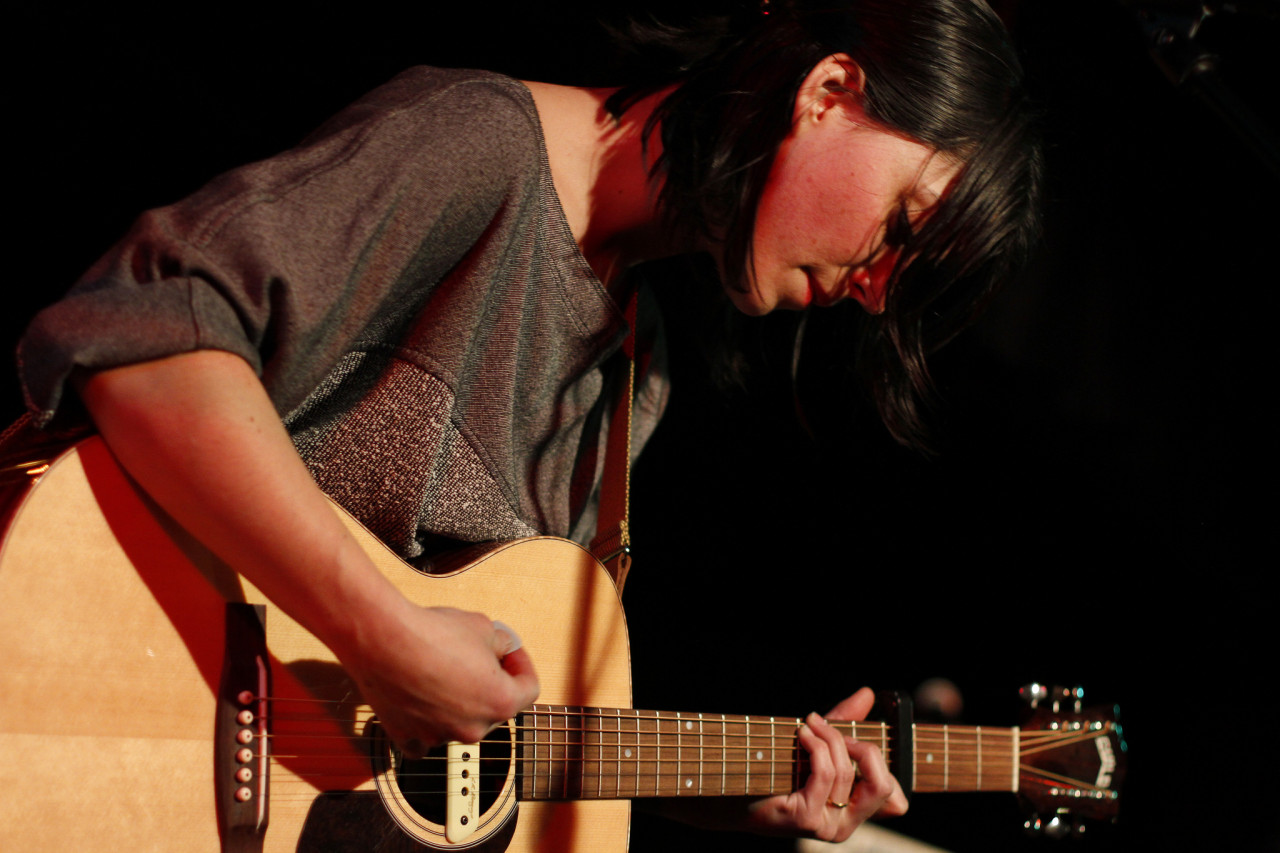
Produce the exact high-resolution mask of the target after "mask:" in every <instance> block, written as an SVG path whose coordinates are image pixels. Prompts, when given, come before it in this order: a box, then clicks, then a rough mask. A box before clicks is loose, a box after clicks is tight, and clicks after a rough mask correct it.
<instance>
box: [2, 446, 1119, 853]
mask: <svg viewBox="0 0 1280 853" xmlns="http://www.w3.org/2000/svg"><path fill="white" fill-rule="evenodd" d="M9 479H10V480H11V481H21V482H18V483H16V484H14V483H12V482H11V485H10V490H9V495H8V497H9V500H8V501H7V502H4V503H0V509H3V518H2V519H0V520H3V522H4V524H5V534H4V540H3V544H2V545H0V756H2V757H0V791H2V792H3V793H2V794H0V850H5V851H53V850H56V851H65V850H79V851H88V850H128V851H131V853H138V851H144V850H180V851H205V850H210V851H212V850H223V851H250V850H252V851H259V850H262V851H284V850H289V851H297V850H310V851H368V850H392V851H399V850H421V849H424V848H426V849H435V850H486V851H540V850H546V851H574V850H581V851H609V850H615V851H622V850H625V849H626V845H627V837H628V827H629V819H630V801H631V799H634V798H639V797H686V796H704V797H707V796H710V797H726V796H764V795H768V794H776V793H781V792H786V791H790V790H793V789H794V788H795V787H796V786H798V785H801V784H803V779H804V775H805V772H806V771H805V763H804V760H803V759H804V754H803V750H802V749H798V747H797V741H796V729H797V726H798V725H799V720H797V719H782V718H774V717H760V716H742V715H726V714H697V713H693V714H690V713H667V712H654V711H637V710H631V709H630V707H629V706H630V705H631V683H630V672H629V651H628V645H627V628H626V623H625V621H624V618H623V612H622V607H621V604H620V602H619V600H618V596H617V593H616V592H615V590H614V587H613V584H612V582H611V581H610V579H609V577H608V576H607V575H606V573H605V572H604V570H603V569H602V568H601V566H600V565H599V564H598V563H597V562H596V561H595V560H594V559H592V558H591V556H590V555H589V554H587V553H586V552H585V551H584V550H582V549H581V548H579V547H578V546H577V545H575V544H573V543H570V542H566V541H564V540H560V539H554V538H533V539H525V540H520V541H517V542H511V543H507V544H503V545H498V546H496V547H492V548H489V549H487V550H485V551H483V552H480V553H475V554H472V555H471V556H470V557H468V558H466V559H465V561H464V562H461V563H459V564H458V565H456V566H445V567H442V570H441V572H440V573H438V574H430V575H426V574H423V573H420V572H418V571H416V570H414V569H413V568H411V567H409V566H408V565H407V564H405V563H403V562H401V561H400V560H399V559H397V558H396V557H395V556H394V555H393V554H392V553H391V552H390V551H388V550H387V549H386V548H385V547H384V546H383V545H382V544H381V543H380V542H378V541H377V540H376V539H375V538H374V537H373V536H372V535H371V534H369V533H368V532H367V531H365V530H364V529H363V528H362V527H361V526H360V525H359V524H358V523H357V522H355V521H354V520H353V519H351V518H350V517H349V516H347V515H346V513H344V512H342V510H340V509H338V508H337V507H336V506H335V507H334V511H335V512H338V513H339V514H340V515H341V516H342V517H343V519H344V520H345V521H346V523H347V524H348V526H349V527H350V528H351V529H352V531H353V533H354V534H355V535H356V536H357V537H358V538H359V539H360V540H361V542H362V543H363V545H364V547H365V548H366V550H367V551H368V553H369V554H370V556H371V557H372V558H373V559H374V561H375V562H376V563H377V564H378V565H379V566H380V567H381V569H382V571H384V572H385V573H386V575H387V576H388V577H389V578H391V579H392V581H393V582H394V583H395V584H396V585H397V586H398V587H399V588H400V589H401V590H402V591H403V592H404V594H405V595H407V596H408V597H409V598H410V599H412V600H414V601H415V602H418V603H420V604H423V605H432V606H435V605H444V606H454V607H464V608H467V609H472V610H479V611H481V612H484V613H485V614H487V615H488V616H490V617H491V618H496V619H500V620H502V621H504V622H506V623H507V624H508V625H511V626H512V627H513V628H514V629H515V630H516V631H517V632H518V633H519V634H520V636H521V637H522V638H523V640H524V643H525V645H526V647H527V648H528V649H529V651H530V653H531V654H532V656H533V658H534V660H535V661H536V662H537V665H538V672H539V676H540V678H541V683H542V696H541V697H540V698H541V700H543V702H544V703H545V704H538V705H535V706H533V707H531V708H529V709H528V710H526V711H525V712H523V713H521V714H520V715H518V716H517V717H516V718H515V719H512V720H511V721H509V723H508V724H507V725H506V726H505V727H502V728H500V729H498V730H496V731H495V732H493V733H492V734H491V735H490V736H489V737H488V738H487V739H486V740H485V742H483V743H477V744H450V745H449V747H448V748H446V749H442V750H441V751H440V752H439V754H432V755H429V756H427V757H426V758H422V759H417V760H406V759H404V758H403V756H401V755H400V754H399V753H398V751H397V750H396V749H394V747H393V746H392V745H391V743H390V742H389V741H388V740H387V738H385V736H384V735H383V734H382V732H381V731H380V729H379V726H378V723H377V720H376V718H375V717H374V716H373V714H372V711H371V710H370V708H369V706H368V705H366V704H364V703H363V702H362V700H361V698H360V696H359V695H358V693H357V691H356V690H355V688H354V686H353V684H352V682H351V680H350V679H349V678H348V677H347V675H346V674H345V673H344V672H343V670H342V668H341V667H340V666H339V664H338V663H337V661H336V660H335V658H334V656H333V655H332V654H331V653H330V652H329V650H328V649H327V648H326V647H325V646H324V645H323V644H322V643H321V642H320V641H319V640H317V639H316V638H315V637H313V636H312V635H310V634H308V633H307V632H306V631H305V630H303V629H302V628H301V627H300V626H299V625H298V624H297V623H295V622H294V621H293V620H292V619H290V618H289V616H288V615H287V614H286V613H284V612H283V611H281V610H280V609H278V608H276V607H274V606H273V605H272V604H271V603H269V602H268V601H266V599H265V598H264V597H263V596H262V595H261V594H260V593H259V592H258V591H257V590H256V589H254V588H253V587H252V586H250V585H249V584H248V583H247V582H245V581H244V580H243V579H242V578H240V577H239V575H237V574H236V573H235V572H234V571H232V570H231V569H230V568H229V567H228V566H226V565H225V564H224V563H222V562H221V561H219V560H218V559H217V558H216V557H214V556H213V555H212V554H210V553H209V552H208V551H207V550H205V549H204V548H203V547H201V546H200V545H199V544H198V543H197V542H196V541H195V540H194V539H193V538H192V537H191V536H190V535H189V534H188V533H186V532H185V531H184V530H182V529H181V528H180V527H178V526H177V525H176V524H175V523H174V522H173V521H172V520H171V519H169V518H168V517H167V516H166V515H165V514H164V513H163V512H162V511H160V510H159V509H158V508H157V507H156V506H155V505H154V504H153V503H152V502H151V501H150V500H149V499H148V498H147V497H146V495H145V494H143V493H142V492H141V491H140V490H139V489H138V488H137V486H135V485H134V484H133V483H132V481H130V479H129V478H128V477H127V475H125V474H124V473H123V472H122V471H121V469H120V468H119V467H118V466H117V465H116V463H115V461H114V459H113V457H112V456H111V454H110V452H109V451H108V450H107V448H106V447H105V445H104V444H103V443H102V442H101V441H100V440H99V439H97V438H90V439H87V440H85V441H82V442H80V443H79V444H77V445H75V446H74V447H72V448H70V449H67V450H65V452H62V453H61V454H60V455H58V456H56V457H55V458H51V460H50V461H49V462H47V463H45V462H39V463H38V464H37V462H36V461H32V462H30V464H27V465H24V466H20V467H18V468H11V469H10V476H9ZM1033 698H1034V699H1035V701H1036V704H1037V705H1038V706H1039V707H1038V711H1037V716H1036V718H1035V719H1034V720H1033V721H1032V723H1030V724H1029V725H1028V726H1026V727H1022V728H991V727H986V726H983V727H977V726H941V725H923V724H913V723H912V722H911V721H910V719H909V717H908V715H907V709H906V705H905V703H903V704H901V705H899V706H898V707H897V709H896V711H895V710H892V709H891V713H890V716H889V718H887V719H885V720H883V721H880V722H867V723H857V724H847V727H848V730H849V731H850V732H851V733H852V734H853V735H854V736H855V737H856V738H858V739H860V740H870V741H873V742H875V743H876V744H878V745H879V746H880V748H881V749H882V750H883V751H884V752H885V754H886V756H887V757H888V759H889V762H890V766H891V768H892V769H893V771H894V773H895V774H896V775H897V776H898V778H899V781H900V782H901V783H902V785H903V788H904V790H907V791H915V792H928V791H996V790H998V791H1011V792H1016V793H1017V794H1018V795H1019V796H1021V797H1022V798H1024V799H1026V800H1028V801H1029V805H1031V806H1032V808H1034V809H1035V810H1036V811H1037V812H1038V814H1039V815H1040V817H1039V818H1036V819H1034V820H1039V821H1042V822H1045V823H1047V824H1048V825H1049V826H1050V827H1051V828H1052V827H1057V826H1063V827H1065V826H1067V825H1068V823H1067V819H1066V815H1067V814H1068V812H1069V813H1071V814H1073V815H1084V816H1087V817H1094V818H1111V817H1113V816H1114V815H1115V811H1116V807H1117V805H1118V799H1119V784H1120V781H1121V776H1122V775H1123V741H1122V739H1121V737H1120V730H1119V727H1118V725H1117V724H1116V723H1115V722H1114V721H1113V719H1112V718H1111V717H1110V715H1109V713H1098V712H1094V711H1090V710H1083V709H1081V708H1080V707H1079V702H1078V700H1077V699H1076V697H1075V696H1074V694H1070V693H1060V694H1051V695H1043V696H1042V695H1040V694H1039V693H1036V694H1035V695H1034V696H1033Z"/></svg>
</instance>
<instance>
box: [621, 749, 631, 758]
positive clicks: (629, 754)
mask: <svg viewBox="0 0 1280 853" xmlns="http://www.w3.org/2000/svg"><path fill="white" fill-rule="evenodd" d="M622 754H623V755H625V756H626V757H627V758H630V757H631V750H630V749H624V750H623V751H622Z"/></svg>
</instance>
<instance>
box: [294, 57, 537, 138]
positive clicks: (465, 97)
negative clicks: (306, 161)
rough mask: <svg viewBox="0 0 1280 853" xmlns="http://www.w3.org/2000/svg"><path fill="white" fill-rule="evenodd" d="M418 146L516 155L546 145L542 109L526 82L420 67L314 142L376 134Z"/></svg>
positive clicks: (359, 104) (355, 107)
mask: <svg viewBox="0 0 1280 853" xmlns="http://www.w3.org/2000/svg"><path fill="white" fill-rule="evenodd" d="M375 129H376V130H377V131H378V132H381V133H389V134H391V135H393V136H394V135H400V134H405V135H408V136H409V137H411V138H412V139H415V140H417V141H418V142H423V141H428V140H429V141H430V143H431V144H432V145H433V146H434V145H444V146H446V147H455V146H458V145H465V146H467V147H469V148H471V149H473V150H479V151H481V152H482V151H495V152H499V151H500V152H502V153H504V154H507V155H510V154H512V153H514V152H513V149H519V148H525V149H528V148H537V147H540V146H541V144H542V141H541V139H542V133H541V128H540V125H539V122H538V112H537V108H536V107H535V106H534V102H533V97H532V96H531V95H530V93H529V90H528V88H526V87H525V86H524V84H522V83H521V82H520V81H518V80H514V79H512V78H510V77H505V76H503V75H501V74H495V73H493V72H489V71H475V70H470V69H445V68H432V67H428V66H418V67H416V68H411V69H409V70H407V71H404V72H402V73H401V74H399V75H397V76H396V77H395V78H393V79H392V80H390V81H389V82H387V83H385V84H383V85H382V86H380V87H378V88H377V89H374V90H373V91H372V92H370V93H369V94H367V95H365V96H364V97H363V98H361V99H360V100H358V101H356V102H355V103H353V104H352V105H351V106H349V107H348V108H347V109H345V110H343V111H342V112H341V113H339V114H338V115H336V116H334V117H333V118H332V119H330V120H329V121H328V122H326V123H325V124H324V125H323V126H322V127H320V128H319V129H318V130H317V131H316V132H315V133H314V134H312V136H311V139H312V140H315V139H317V138H323V137H326V136H330V135H333V134H343V133H349V132H355V133H357V134H362V133H367V132H370V131H373V130H375Z"/></svg>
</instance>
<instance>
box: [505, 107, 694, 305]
mask: <svg viewBox="0 0 1280 853" xmlns="http://www.w3.org/2000/svg"><path fill="white" fill-rule="evenodd" d="M526 85H527V86H528V87H529V91H530V92H531V93H532V94H533V98H534V103H535V104H536V105H537V108H538V115H539V118H540V120H541V121H542V128H543V136H544V138H545V140H546V146H547V159H548V161H549V163H550V166H551V177H552V181H553V182H554V184H555V188H556V194H557V195H558V196H559V198H560V205H561V208H562V209H563V210H564V213H565V218H566V219H567V220H568V223H569V228H570V230H571V231H572V232H573V236H574V239H575V240H576V241H577V243H578V247H579V248H580V249H581V250H582V254H583V256H584V257H585V258H586V259H587V262H588V263H589V264H590V265H591V267H592V269H593V270H594V271H595V272H596V275H597V276H599V278H600V279H601V280H602V281H604V282H605V283H606V284H608V283H609V282H610V281H611V280H612V279H614V278H615V277H616V276H617V275H618V274H620V273H621V272H623V271H624V270H625V269H626V268H627V267H629V266H631V265H633V264H635V263H638V262H640V261H644V260H649V259H652V258H655V257H661V256H663V255H666V254H671V253H672V248H671V247H670V246H669V245H668V242H667V240H666V239H665V236H664V234H663V230H662V224H661V221H660V216H659V212H658V207H657V199H656V187H655V186H654V185H653V182H652V181H651V180H650V177H649V166H650V164H652V162H653V160H654V158H656V157H657V156H658V155H659V154H660V153H661V143H660V140H659V139H658V135H657V134H656V133H655V134H654V135H653V136H652V137H651V138H650V140H649V141H650V145H649V147H648V150H647V151H646V150H645V145H644V138H643V129H644V124H645V122H646V121H648V119H649V116H650V115H652V113H653V110H654V109H655V108H656V107H657V105H658V104H659V103H661V100H662V98H664V97H665V96H666V95H667V92H666V91H661V92H656V93H654V94H652V95H649V96H647V97H645V98H643V99H641V100H640V101H638V102H636V103H635V104H633V105H632V106H631V107H630V108H629V109H628V110H627V111H626V112H625V113H624V114H623V115H622V116H621V117H619V118H618V119H617V120H615V119H614V118H613V117H612V116H611V115H610V114H609V112H608V110H606V109H605V101H606V100H607V99H608V97H609V95H611V94H612V93H613V91H614V90H612V89H581V88H574V87H567V86H555V85H551V84H546V83H526Z"/></svg>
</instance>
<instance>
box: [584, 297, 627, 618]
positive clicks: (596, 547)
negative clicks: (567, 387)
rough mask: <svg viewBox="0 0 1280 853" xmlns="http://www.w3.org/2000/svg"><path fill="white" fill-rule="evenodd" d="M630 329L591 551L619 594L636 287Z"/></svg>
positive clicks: (623, 575) (624, 543)
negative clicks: (607, 573)
mask: <svg viewBox="0 0 1280 853" xmlns="http://www.w3.org/2000/svg"><path fill="white" fill-rule="evenodd" d="M626 318H627V326H628V328H629V331H628V333H627V337H626V340H624V341H623V342H622V352H623V355H625V356H626V359H627V382H626V387H625V388H622V389H619V392H618V393H617V394H616V395H615V398H616V399H615V400H614V403H613V414H612V416H611V417H610V419H609V441H608V444H607V445H606V446H605V451H604V474H603V476H602V477H601V480H600V511H599V515H598V518H597V519H596V535H595V538H594V539H592V540H591V553H592V554H593V555H595V558H596V559H597V560H599V561H600V562H601V563H603V564H604V567H605V568H606V569H608V571H609V575H610V577H612V578H613V583H614V586H616V587H617V588H618V594H619V595H621V594H622V586H623V584H625V583H626V580H627V572H629V571H630V570H631V529H630V503H631V408H632V405H633V404H634V402H635V388H636V291H634V290H633V291H632V292H631V298H630V299H628V300H627V309H626Z"/></svg>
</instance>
